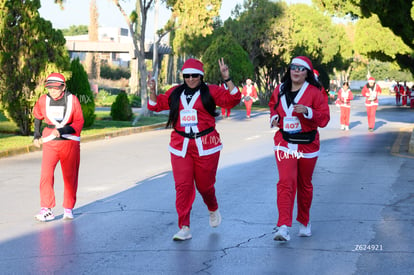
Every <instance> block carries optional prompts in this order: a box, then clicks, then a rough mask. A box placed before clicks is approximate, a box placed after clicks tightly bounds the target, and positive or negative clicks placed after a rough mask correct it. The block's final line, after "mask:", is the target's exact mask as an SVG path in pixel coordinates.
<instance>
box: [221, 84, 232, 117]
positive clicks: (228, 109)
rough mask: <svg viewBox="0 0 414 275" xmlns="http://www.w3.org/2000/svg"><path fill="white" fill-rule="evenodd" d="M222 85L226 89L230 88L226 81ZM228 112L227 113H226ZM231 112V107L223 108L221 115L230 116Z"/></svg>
mask: <svg viewBox="0 0 414 275" xmlns="http://www.w3.org/2000/svg"><path fill="white" fill-rule="evenodd" d="M221 87H223V88H225V89H226V90H228V89H229V88H228V87H227V85H226V83H222V84H221ZM226 112H227V115H226ZM230 114H231V108H221V116H222V117H223V118H225V117H230Z"/></svg>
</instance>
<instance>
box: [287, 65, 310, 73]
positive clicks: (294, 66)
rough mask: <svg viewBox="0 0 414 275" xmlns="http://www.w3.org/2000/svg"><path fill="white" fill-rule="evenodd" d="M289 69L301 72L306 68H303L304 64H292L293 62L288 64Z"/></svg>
mask: <svg viewBox="0 0 414 275" xmlns="http://www.w3.org/2000/svg"><path fill="white" fill-rule="evenodd" d="M290 69H291V70H292V71H296V70H298V71H300V72H303V71H305V70H306V68H305V67H304V66H299V65H294V64H292V65H290Z"/></svg>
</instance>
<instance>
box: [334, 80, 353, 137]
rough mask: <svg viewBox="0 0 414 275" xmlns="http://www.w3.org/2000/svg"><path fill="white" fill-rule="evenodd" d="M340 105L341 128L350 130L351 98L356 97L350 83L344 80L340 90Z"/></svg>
mask: <svg viewBox="0 0 414 275" xmlns="http://www.w3.org/2000/svg"><path fill="white" fill-rule="evenodd" d="M338 99H339V107H340V108H341V116H340V122H341V130H345V131H348V130H349V118H350V116H351V100H352V99H354V95H353V94H352V91H351V89H349V83H348V82H344V83H343V84H342V88H341V89H339V91H338Z"/></svg>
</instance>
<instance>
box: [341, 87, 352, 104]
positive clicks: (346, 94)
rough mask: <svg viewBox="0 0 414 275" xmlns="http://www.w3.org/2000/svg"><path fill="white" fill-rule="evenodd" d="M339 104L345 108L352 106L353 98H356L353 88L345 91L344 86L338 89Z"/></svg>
mask: <svg viewBox="0 0 414 275" xmlns="http://www.w3.org/2000/svg"><path fill="white" fill-rule="evenodd" d="M338 99H339V102H340V103H339V106H341V107H345V108H351V100H352V99H354V95H353V94H352V91H351V89H347V90H346V91H345V89H344V88H341V89H339V91H338Z"/></svg>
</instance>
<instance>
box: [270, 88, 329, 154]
mask: <svg viewBox="0 0 414 275" xmlns="http://www.w3.org/2000/svg"><path fill="white" fill-rule="evenodd" d="M282 85H283V84H282ZM280 87H281V85H278V86H277V87H276V88H275V90H274V91H273V94H272V96H271V98H270V101H269V108H270V123H271V127H272V122H273V120H275V119H278V121H279V126H280V128H282V129H283V125H284V121H285V119H286V118H287V117H297V118H298V119H299V122H300V125H301V133H307V132H312V131H316V136H315V139H314V140H313V141H312V142H311V143H309V144H292V143H288V142H287V141H286V140H285V139H284V138H283V135H282V132H281V131H280V130H279V131H277V132H276V133H275V136H274V150H275V151H283V152H284V153H287V154H290V155H292V154H293V155H295V154H298V156H299V157H303V158H313V157H317V156H318V155H319V147H320V141H319V132H318V131H317V129H318V127H325V126H326V125H327V124H328V122H329V120H330V114H329V105H328V103H327V102H326V100H325V99H324V97H323V95H322V93H321V91H320V89H318V88H317V87H315V86H313V85H310V84H309V83H308V82H305V83H304V84H303V86H302V88H301V89H300V90H299V92H298V94H297V95H296V97H295V104H302V105H305V106H306V107H308V115H304V114H298V113H296V112H294V111H293V104H291V105H290V106H289V107H288V104H287V101H286V96H285V95H282V96H281V97H280V103H279V105H278V106H277V107H276V108H275V106H276V105H277V103H278V101H279V98H278V96H279V91H280Z"/></svg>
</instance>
